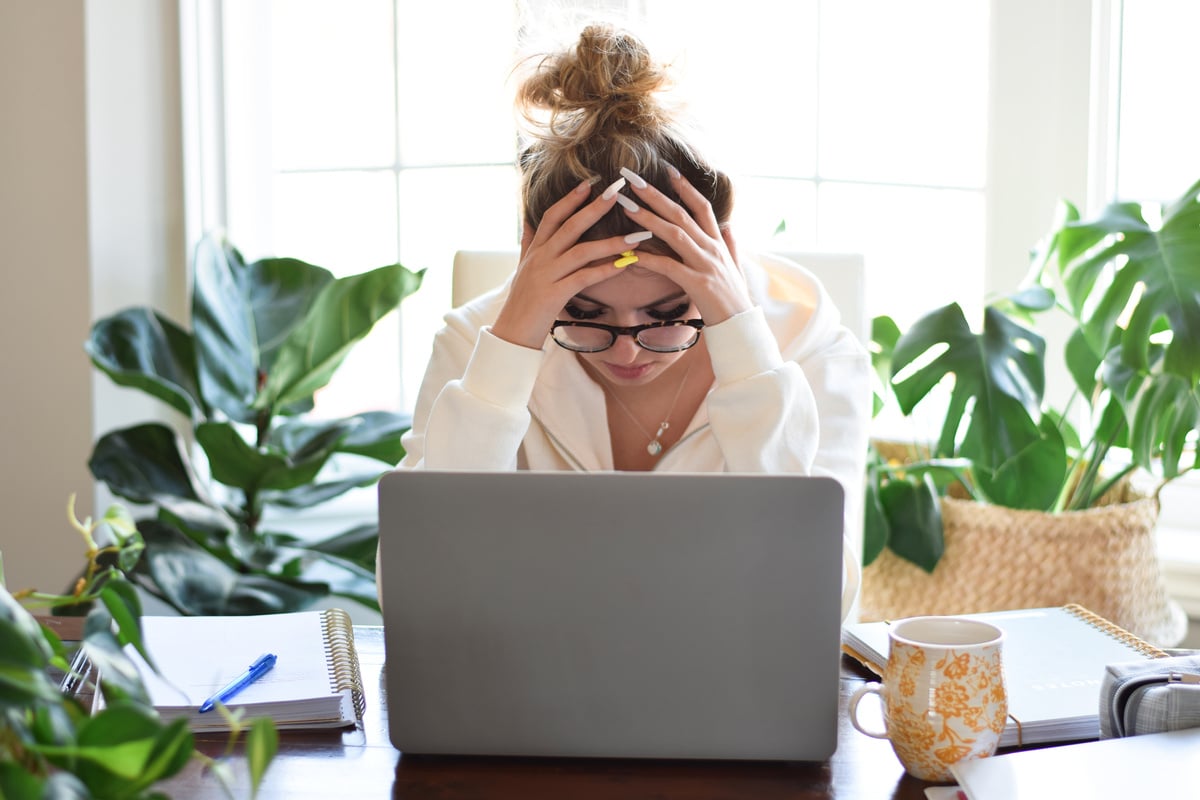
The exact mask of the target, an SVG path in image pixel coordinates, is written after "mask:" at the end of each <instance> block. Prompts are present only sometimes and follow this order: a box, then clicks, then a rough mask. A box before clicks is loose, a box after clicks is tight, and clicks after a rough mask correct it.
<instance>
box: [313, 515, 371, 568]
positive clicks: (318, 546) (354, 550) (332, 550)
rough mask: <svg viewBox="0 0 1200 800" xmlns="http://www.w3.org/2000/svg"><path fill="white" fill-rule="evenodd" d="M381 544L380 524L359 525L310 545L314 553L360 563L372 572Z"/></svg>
mask: <svg viewBox="0 0 1200 800" xmlns="http://www.w3.org/2000/svg"><path fill="white" fill-rule="evenodd" d="M378 544H379V525H378V524H376V523H368V524H366V525H358V526H356V527H353V528H351V529H350V530H348V531H345V532H344V533H339V534H338V535H337V536H332V537H330V538H328V539H325V540H324V541H320V542H315V543H313V544H310V545H308V550H309V551H311V552H314V553H324V554H326V555H331V556H337V557H338V558H342V559H345V560H347V561H350V562H352V563H354V564H357V565H359V566H360V567H362V568H363V569H366V570H368V571H370V572H372V573H374V571H375V553H376V549H377V546H378Z"/></svg>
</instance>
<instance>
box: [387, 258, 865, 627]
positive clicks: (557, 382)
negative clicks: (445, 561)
mask: <svg viewBox="0 0 1200 800" xmlns="http://www.w3.org/2000/svg"><path fill="white" fill-rule="evenodd" d="M743 266H744V268H745V270H746V277H747V281H748V283H749V288H750V296H751V298H752V299H753V300H754V301H755V302H756V303H757V306H756V307H755V308H753V309H751V310H749V311H745V312H743V313H741V314H738V315H736V316H734V317H732V318H730V319H728V320H725V321H724V322H721V323H719V324H716V325H709V326H706V327H705V328H704V333H703V336H704V338H705V341H706V344H707V347H708V352H709V356H710V358H711V359H712V368H713V374H714V376H715V378H716V381H715V384H714V386H713V388H712V389H711V390H710V391H709V394H708V398H707V399H706V400H705V402H704V403H702V404H701V406H700V408H699V409H698V410H697V412H696V416H695V417H694V418H693V419H692V420H691V421H690V423H689V424H688V426H687V429H686V430H685V431H684V433H683V435H682V437H681V438H680V439H679V441H678V442H677V443H676V444H675V445H674V446H672V447H670V448H668V449H667V450H665V451H664V452H663V453H662V455H661V457H660V458H659V460H658V462H657V464H656V465H655V469H656V470H658V471H661V472H770V473H791V474H796V475H827V476H831V477H833V478H836V479H837V480H838V481H839V482H840V483H841V484H842V486H843V487H844V488H845V490H846V497H847V504H846V505H847V513H846V520H847V526H846V530H847V531H850V532H854V534H855V535H847V536H846V537H845V539H846V541H845V567H844V580H843V586H844V588H843V598H842V600H843V603H842V608H843V615H845V614H846V613H848V611H849V609H850V606H851V604H852V603H853V600H854V597H855V595H856V593H857V590H858V576H859V567H858V563H859V559H858V540H859V535H858V534H859V533H860V532H861V525H862V522H861V519H862V516H861V506H862V497H863V473H864V470H865V468H866V463H865V462H866V450H867V435H868V425H869V423H870V419H871V388H870V379H869V372H870V360H869V358H868V355H867V353H866V351H865V350H864V348H863V346H862V344H861V343H860V342H859V341H858V340H857V339H856V338H855V336H854V335H853V334H852V333H851V332H850V331H849V330H848V329H846V328H845V327H844V326H842V325H841V319H840V316H839V314H838V311H837V308H836V307H834V305H833V302H832V300H830V298H829V296H828V295H827V294H826V292H825V290H824V288H823V287H822V286H821V285H820V283H819V282H818V281H817V279H816V278H815V277H813V275H812V274H811V273H809V272H808V271H807V270H805V269H803V268H801V267H800V266H798V265H796V264H794V263H792V262H790V261H787V260H786V259H782V258H779V257H777V256H761V257H760V258H759V259H758V260H757V261H756V262H748V263H745V264H744V265H743ZM508 290H509V285H508V284H506V285H504V286H502V287H500V288H499V289H496V290H493V291H492V292H489V293H487V294H485V295H483V296H481V297H479V298H478V299H476V300H474V301H472V302H470V303H468V304H467V305H465V306H463V307H461V308H458V309H455V310H453V311H451V312H450V313H449V314H447V315H446V318H445V321H446V327H445V328H443V329H442V330H441V331H440V332H439V333H438V334H437V336H436V338H435V339H434V344H433V354H432V356H431V358H430V361H429V366H428V368H427V370H426V372H425V378H424V380H423V382H422V384H421V391H420V394H419V395H418V397H417V405H416V408H415V410H414V413H413V426H412V430H410V431H409V432H408V433H407V434H405V436H404V438H403V440H402V441H403V444H404V447H405V450H406V455H405V457H404V460H403V461H402V462H401V463H400V468H402V469H404V468H408V469H421V468H428V469H463V470H512V469H529V470H584V471H597V470H612V469H613V461H612V444H611V440H610V435H609V430H608V422H607V420H608V415H607V413H606V408H605V395H604V391H603V390H602V389H601V388H600V386H599V385H598V384H596V383H595V382H594V381H593V380H592V379H591V378H590V377H589V376H588V375H587V373H586V372H584V370H583V367H582V366H580V364H579V361H578V360H577V359H576V357H575V355H574V353H572V352H570V351H568V350H565V349H563V348H560V347H558V346H557V345H555V344H554V343H553V341H551V340H550V339H549V338H547V343H546V345H545V346H544V347H543V349H541V350H533V349H530V348H526V347H521V346H519V345H514V344H511V343H509V342H506V341H504V340H502V339H499V338H498V337H496V336H493V335H492V334H491V331H490V329H489V327H488V326H490V325H491V323H492V322H494V321H495V319H496V316H497V314H498V313H499V311H500V308H501V306H502V305H503V303H504V298H505V297H506V296H507V293H508Z"/></svg>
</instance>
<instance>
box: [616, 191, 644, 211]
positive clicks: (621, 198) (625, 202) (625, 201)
mask: <svg viewBox="0 0 1200 800" xmlns="http://www.w3.org/2000/svg"><path fill="white" fill-rule="evenodd" d="M617 202H618V203H620V204H621V205H622V206H624V207H625V210H626V211H628V212H629V213H630V214H636V213H637V212H638V211H640V210H641V209H639V208H638V204H637V203H635V202H633V201H632V200H630V199H629V198H628V197H626V196H625V195H623V194H619V195H617Z"/></svg>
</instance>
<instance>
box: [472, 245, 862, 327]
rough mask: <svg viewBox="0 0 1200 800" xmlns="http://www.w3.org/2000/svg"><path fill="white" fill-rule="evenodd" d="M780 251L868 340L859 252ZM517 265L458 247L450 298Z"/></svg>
mask: <svg viewBox="0 0 1200 800" xmlns="http://www.w3.org/2000/svg"><path fill="white" fill-rule="evenodd" d="M779 255H781V256H783V257H785V258H789V259H791V260H792V261H795V262H796V263H797V264H800V265H802V266H804V267H807V268H808V269H809V270H810V271H812V273H813V274H814V275H816V276H817V278H818V279H819V280H820V281H821V283H822V284H824V286H825V289H826V291H828V292H829V296H830V297H832V298H833V302H834V303H835V304H836V305H837V307H838V310H839V311H841V313H842V323H843V324H844V325H845V326H846V327H847V328H849V329H850V330H851V331H853V332H854V333H855V334H857V336H858V337H859V339H860V340H861V341H863V342H866V341H867V340H868V339H869V337H870V333H871V331H870V318H869V317H868V316H867V310H866V265H865V263H864V261H863V257H862V255H860V254H858V253H823V252H788V253H779ZM516 266H517V253H516V252H514V251H511V250H459V251H458V252H457V253H455V254H454V270H453V273H452V276H451V292H450V293H451V299H452V302H453V303H454V305H455V306H460V305H462V304H463V303H465V302H467V301H468V300H472V299H474V298H476V297H478V296H479V295H481V294H483V293H484V292H486V291H488V290H489V289H493V288H495V287H497V286H499V285H500V284H501V283H503V282H504V281H505V280H507V278H508V276H509V275H510V274H511V273H512V271H513V270H514V269H516Z"/></svg>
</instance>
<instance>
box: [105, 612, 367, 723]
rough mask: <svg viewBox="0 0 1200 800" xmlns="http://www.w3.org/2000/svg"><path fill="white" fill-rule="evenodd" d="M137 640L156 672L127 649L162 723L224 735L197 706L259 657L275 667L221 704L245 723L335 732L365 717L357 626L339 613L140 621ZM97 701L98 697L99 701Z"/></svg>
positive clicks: (211, 714)
mask: <svg viewBox="0 0 1200 800" xmlns="http://www.w3.org/2000/svg"><path fill="white" fill-rule="evenodd" d="M142 639H143V641H144V642H145V645H146V649H147V651H148V652H149V653H150V657H151V659H153V661H154V663H155V664H156V665H157V666H158V670H159V671H158V672H157V673H156V672H155V671H154V670H152V669H150V667H149V666H148V665H147V664H146V662H145V661H143V660H142V659H141V657H140V656H138V655H137V653H136V652H134V651H133V650H132V648H129V651H130V653H131V657H132V658H133V661H134V663H135V664H136V665H137V667H138V670H139V671H140V672H141V676H142V680H143V682H144V683H145V685H146V690H147V692H148V693H149V695H150V701H151V703H152V704H153V705H154V707H155V708H156V709H157V710H158V712H159V715H160V716H161V717H162V718H163V720H164V721H168V722H169V721H172V720H175V719H178V718H180V717H183V718H186V719H187V720H188V724H189V726H190V727H191V728H192V730H194V731H197V732H201V731H221V730H227V729H228V726H227V724H226V723H225V719H224V717H223V716H222V715H221V714H220V712H219V711H217V710H213V711H208V712H206V713H203V714H201V713H199V711H198V709H199V706H200V704H201V703H203V702H204V701H205V700H206V699H207V698H209V697H210V696H212V695H213V694H214V693H216V692H218V691H220V689H221V688H222V687H223V686H225V685H226V684H227V683H229V681H230V680H231V679H232V678H234V677H236V676H237V675H238V674H240V673H241V672H242V671H243V670H245V669H246V668H247V667H248V666H249V665H250V664H251V662H253V661H254V660H255V659H257V658H258V657H259V656H260V655H262V654H264V653H268V652H269V653H273V654H275V656H277V660H276V662H275V666H274V668H273V669H271V670H270V671H269V672H267V673H266V675H264V676H263V677H262V678H260V679H258V680H256V681H254V682H253V683H251V684H250V685H248V686H247V687H246V688H245V689H243V690H242V691H241V692H239V693H238V694H237V695H236V696H235V697H233V698H231V699H230V701H229V702H228V703H227V704H226V705H227V706H228V708H229V709H230V710H235V709H239V708H240V709H244V715H243V719H245V720H250V719H253V718H255V717H270V718H271V719H272V720H274V722H275V727H276V728H278V729H280V730H289V729H302V728H340V727H344V726H349V725H353V724H355V722H356V720H358V719H360V718H361V717H362V713H363V709H364V706H365V701H364V698H363V693H362V681H361V678H360V674H359V666H358V654H357V652H356V651H355V649H354V628H353V626H352V625H351V622H350V617H349V615H347V614H346V612H345V611H342V610H341V609H336V608H334V609H327V610H325V611H300V612H295V613H291V614H264V615H261V616H238V617H153V616H151V617H142ZM101 702H102V698H101V697H100V695H99V694H97V703H101Z"/></svg>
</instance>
